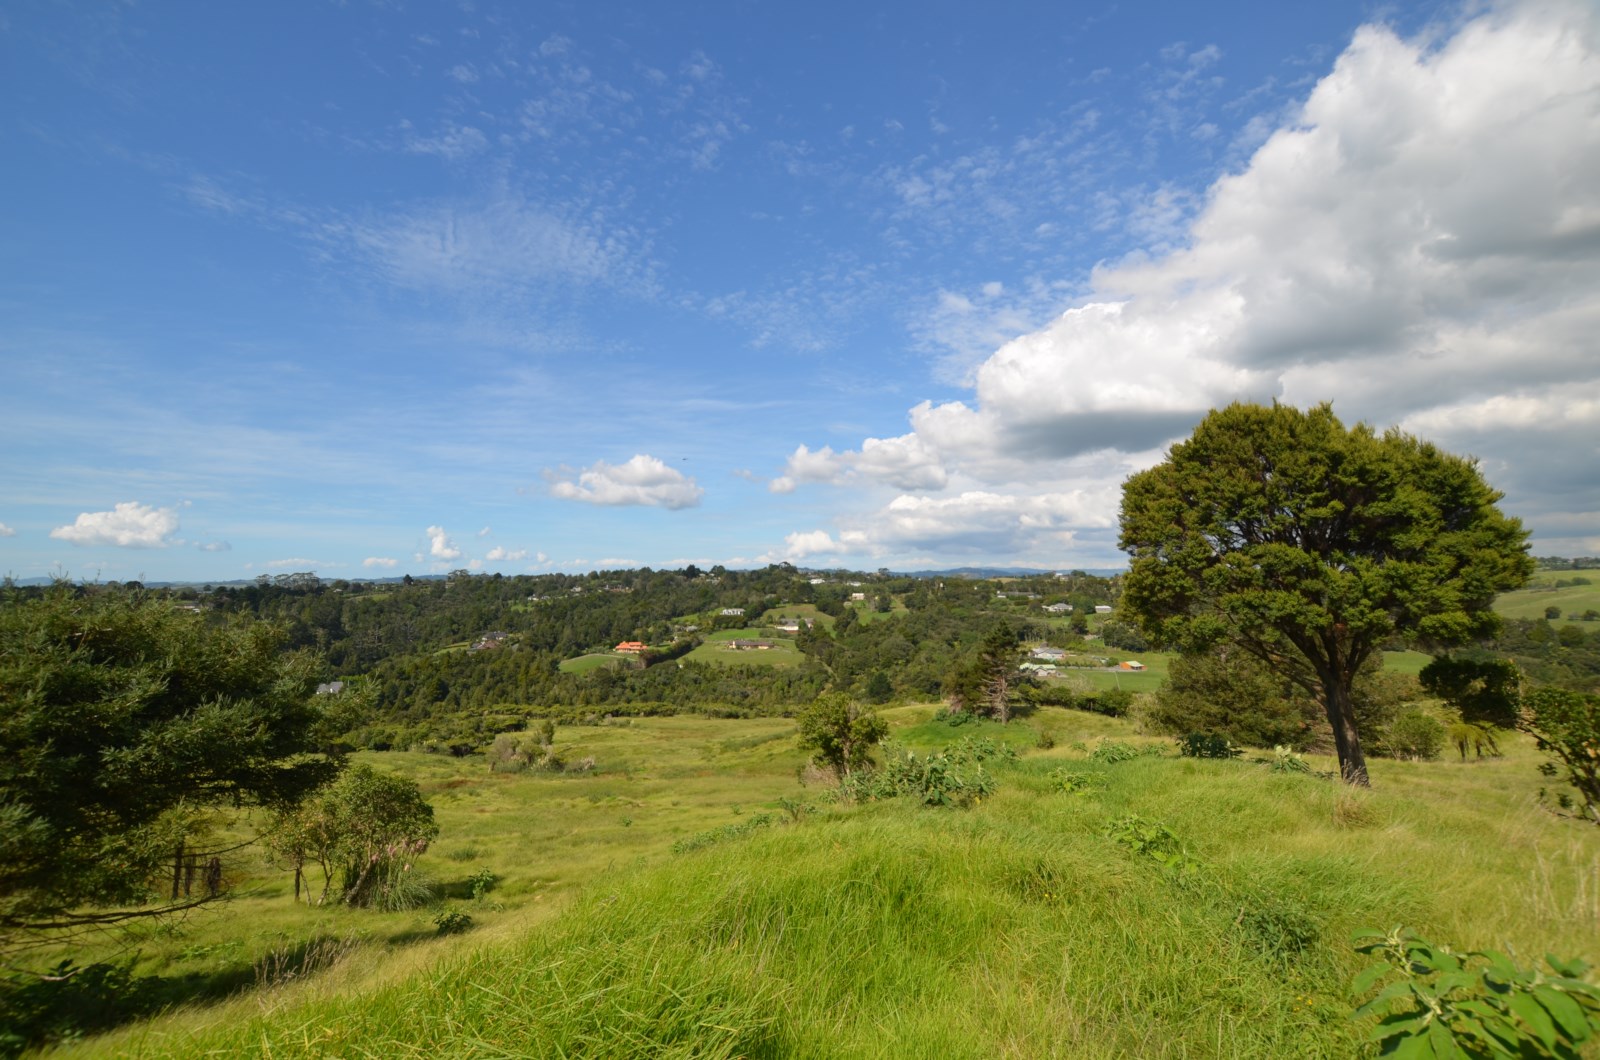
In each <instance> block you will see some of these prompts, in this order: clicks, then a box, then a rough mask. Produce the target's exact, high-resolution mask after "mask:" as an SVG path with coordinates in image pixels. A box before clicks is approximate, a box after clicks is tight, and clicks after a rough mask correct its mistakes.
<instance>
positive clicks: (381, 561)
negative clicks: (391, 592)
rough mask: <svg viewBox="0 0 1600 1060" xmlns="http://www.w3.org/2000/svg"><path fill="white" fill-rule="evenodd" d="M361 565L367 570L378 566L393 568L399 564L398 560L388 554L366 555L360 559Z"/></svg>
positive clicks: (386, 568) (387, 568)
mask: <svg viewBox="0 0 1600 1060" xmlns="http://www.w3.org/2000/svg"><path fill="white" fill-rule="evenodd" d="M361 565H362V566H363V567H366V568H367V569H369V570H371V569H373V568H378V567H381V568H383V569H384V570H393V569H394V568H396V567H398V566H399V565H400V561H399V560H397V559H392V558H390V557H389V556H368V557H367V558H366V559H364V560H362V561H361Z"/></svg>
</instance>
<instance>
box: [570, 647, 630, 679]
mask: <svg viewBox="0 0 1600 1060" xmlns="http://www.w3.org/2000/svg"><path fill="white" fill-rule="evenodd" d="M620 662H622V656H620V655H616V654H613V653H611V652H594V653H591V654H589V655H580V656H578V657H577V658H575V659H563V660H561V672H562V673H568V674H585V673H588V672H589V671H590V670H598V669H599V668H600V667H602V666H616V665H617V664H619V663H620Z"/></svg>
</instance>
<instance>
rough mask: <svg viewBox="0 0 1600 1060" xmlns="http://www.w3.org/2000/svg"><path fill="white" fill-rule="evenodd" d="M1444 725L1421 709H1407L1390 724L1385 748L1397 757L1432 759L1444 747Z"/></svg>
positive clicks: (1421, 759)
mask: <svg viewBox="0 0 1600 1060" xmlns="http://www.w3.org/2000/svg"><path fill="white" fill-rule="evenodd" d="M1444 737H1445V731H1444V726H1443V725H1441V724H1439V722H1438V721H1437V720H1435V719H1434V718H1431V717H1429V716H1428V715H1426V714H1424V713H1422V711H1420V710H1412V711H1407V712H1406V713H1404V714H1402V715H1400V716H1399V717H1398V718H1396V719H1395V720H1394V724H1393V725H1390V726H1389V731H1388V734H1387V735H1386V736H1385V737H1384V740H1383V749H1384V750H1385V751H1387V752H1388V753H1389V754H1390V755H1391V756H1393V757H1395V758H1409V759H1411V760H1412V761H1415V762H1422V761H1432V760H1433V759H1435V758H1438V757H1439V752H1440V751H1441V750H1443V749H1444Z"/></svg>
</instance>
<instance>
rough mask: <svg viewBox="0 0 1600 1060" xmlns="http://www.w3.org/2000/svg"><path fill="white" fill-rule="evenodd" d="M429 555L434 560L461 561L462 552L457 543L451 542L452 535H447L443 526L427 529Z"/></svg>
mask: <svg viewBox="0 0 1600 1060" xmlns="http://www.w3.org/2000/svg"><path fill="white" fill-rule="evenodd" d="M426 532H427V535H428V554H429V555H430V556H432V557H433V558H434V559H447V560H448V559H460V558H461V550H460V549H459V548H457V547H456V543H455V542H454V541H452V540H450V535H449V534H447V533H445V529H444V527H442V526H430V527H428V529H427V531H426Z"/></svg>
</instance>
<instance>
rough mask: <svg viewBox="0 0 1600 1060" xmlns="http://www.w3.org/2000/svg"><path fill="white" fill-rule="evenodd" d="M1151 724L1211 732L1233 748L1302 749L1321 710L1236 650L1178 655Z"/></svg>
mask: <svg viewBox="0 0 1600 1060" xmlns="http://www.w3.org/2000/svg"><path fill="white" fill-rule="evenodd" d="M1152 699H1153V703H1152V705H1151V707H1150V711H1149V715H1148V717H1149V721H1150V723H1151V724H1152V725H1153V726H1154V727H1155V728H1156V729H1157V730H1158V731H1160V732H1166V733H1172V734H1174V735H1177V734H1180V733H1189V732H1206V733H1215V734H1217V735H1219V736H1222V737H1225V738H1226V739H1228V740H1229V741H1230V742H1232V743H1234V744H1243V745H1246V746H1250V747H1271V746H1273V745H1275V744H1286V745H1289V746H1293V747H1296V748H1304V747H1305V745H1306V743H1307V742H1308V741H1309V740H1310V738H1311V733H1312V725H1313V723H1314V722H1315V721H1316V720H1317V719H1319V718H1320V716H1321V714H1322V710H1321V708H1320V707H1319V706H1318V705H1317V704H1316V703H1315V702H1314V701H1313V700H1312V699H1311V697H1310V696H1308V695H1306V694H1305V693H1304V692H1302V691H1300V690H1299V689H1297V688H1295V687H1294V686H1293V685H1292V684H1290V683H1289V682H1288V681H1287V680H1285V679H1284V678H1283V677H1282V675H1280V674H1275V673H1273V672H1272V671H1271V670H1269V669H1268V668H1267V667H1266V666H1265V665H1264V664H1262V663H1260V662H1258V661H1257V660H1256V659H1255V658H1254V657H1252V656H1250V655H1247V654H1246V653H1245V652H1243V651H1240V650H1239V649H1237V648H1231V649H1224V650H1220V651H1216V652H1207V653H1204V654H1190V655H1181V656H1179V657H1178V658H1176V659H1173V660H1172V666H1171V670H1170V672H1169V674H1168V677H1167V683H1166V685H1165V686H1163V687H1162V689H1161V690H1160V691H1159V692H1157V693H1156V694H1155V695H1154V696H1153V697H1152Z"/></svg>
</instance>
